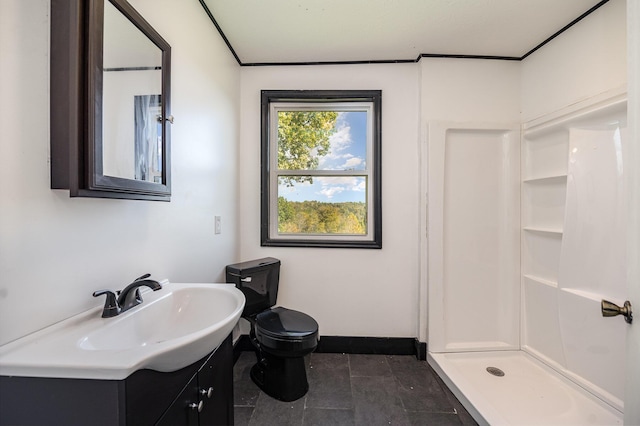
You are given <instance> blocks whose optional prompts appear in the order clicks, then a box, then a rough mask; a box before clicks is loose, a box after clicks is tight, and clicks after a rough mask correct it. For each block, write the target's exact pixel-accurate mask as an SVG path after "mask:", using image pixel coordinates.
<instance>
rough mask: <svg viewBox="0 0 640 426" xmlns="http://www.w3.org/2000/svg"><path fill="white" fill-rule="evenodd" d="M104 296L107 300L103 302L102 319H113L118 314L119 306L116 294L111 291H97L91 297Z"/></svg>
mask: <svg viewBox="0 0 640 426" xmlns="http://www.w3.org/2000/svg"><path fill="white" fill-rule="evenodd" d="M103 294H104V295H106V296H107V298H106V300H105V301H104V309H102V318H111V317H115V316H116V315H118V314H119V313H120V306H119V305H118V299H117V297H116V294H115V293H114V292H112V291H111V290H98V291H94V292H93V297H98V296H102V295H103Z"/></svg>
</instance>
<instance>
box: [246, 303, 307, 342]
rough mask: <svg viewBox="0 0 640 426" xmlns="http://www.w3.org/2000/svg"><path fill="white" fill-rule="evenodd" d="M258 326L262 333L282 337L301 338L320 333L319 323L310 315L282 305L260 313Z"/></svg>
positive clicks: (257, 319) (257, 318) (257, 321)
mask: <svg viewBox="0 0 640 426" xmlns="http://www.w3.org/2000/svg"><path fill="white" fill-rule="evenodd" d="M256 326H257V327H258V328H259V329H260V332H261V333H263V334H265V335H268V336H272V337H278V338H280V339H282V338H292V339H299V338H302V337H307V336H310V335H314V334H317V333H318V323H317V322H316V320H314V319H313V318H311V317H310V316H309V315H307V314H305V313H303V312H298V311H294V310H291V309H286V308H281V307H277V308H272V309H270V310H268V311H264V312H261V313H260V314H258V316H257V317H256Z"/></svg>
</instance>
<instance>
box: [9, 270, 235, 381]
mask: <svg viewBox="0 0 640 426" xmlns="http://www.w3.org/2000/svg"><path fill="white" fill-rule="evenodd" d="M162 287H163V288H162V289H161V290H158V291H150V290H149V291H145V290H146V288H141V290H142V291H141V293H142V298H143V300H144V302H143V303H142V304H141V305H139V306H137V307H135V308H132V309H130V310H129V311H127V312H125V313H123V314H120V315H118V316H116V317H113V318H101V313H102V308H101V307H100V308H95V309H92V310H90V311H87V312H84V313H82V314H79V315H76V316H74V317H71V318H69V319H67V320H65V321H62V322H60V323H57V324H54V325H52V326H50V327H47V328H45V329H43V330H40V331H38V332H36V333H33V334H30V335H28V336H26V337H23V338H21V339H18V340H16V341H14V342H11V343H9V344H7V345H4V346H2V347H0V375H3V376H31V377H62V378H85V379H111V380H121V379H124V378H126V377H127V376H129V375H130V374H131V373H133V372H135V371H137V370H140V369H144V368H148V369H152V370H156V371H162V372H169V371H176V370H179V369H180V368H183V367H186V366H187V365H190V364H192V363H194V362H196V361H197V360H199V359H200V358H202V357H203V356H205V355H206V354H208V353H209V352H211V351H212V350H213V349H215V348H217V347H218V346H219V345H220V343H222V341H223V340H224V339H225V338H226V337H227V336H228V335H229V333H231V331H232V330H233V327H234V326H235V325H236V323H237V322H238V319H239V318H240V314H241V313H242V310H243V308H244V303H245V299H244V295H243V294H242V292H241V291H239V290H238V289H237V288H236V287H235V286H234V285H232V284H175V283H168V282H164V283H162Z"/></svg>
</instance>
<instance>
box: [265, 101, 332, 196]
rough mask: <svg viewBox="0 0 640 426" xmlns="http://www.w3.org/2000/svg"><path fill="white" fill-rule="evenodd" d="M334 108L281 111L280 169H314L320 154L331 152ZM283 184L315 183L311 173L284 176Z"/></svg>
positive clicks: (279, 126)
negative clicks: (332, 109)
mask: <svg viewBox="0 0 640 426" xmlns="http://www.w3.org/2000/svg"><path fill="white" fill-rule="evenodd" d="M337 118H338V113H337V112H335V111H280V112H278V168H279V169H281V170H315V169H316V168H317V167H318V163H319V159H320V157H323V156H325V155H327V154H329V152H330V150H331V144H330V142H329V138H330V137H331V135H333V134H334V133H335V131H336V129H335V124H336V120H337ZM281 179H282V181H283V183H284V184H285V185H287V186H293V185H294V184H295V183H296V182H298V183H302V182H313V178H312V177H311V176H282V177H281Z"/></svg>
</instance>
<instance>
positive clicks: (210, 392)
mask: <svg viewBox="0 0 640 426" xmlns="http://www.w3.org/2000/svg"><path fill="white" fill-rule="evenodd" d="M200 395H202V396H204V395H206V396H207V398H211V396H212V395H213V388H212V387H209V389H200Z"/></svg>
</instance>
